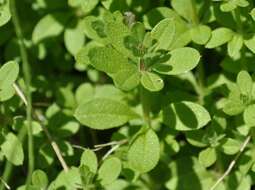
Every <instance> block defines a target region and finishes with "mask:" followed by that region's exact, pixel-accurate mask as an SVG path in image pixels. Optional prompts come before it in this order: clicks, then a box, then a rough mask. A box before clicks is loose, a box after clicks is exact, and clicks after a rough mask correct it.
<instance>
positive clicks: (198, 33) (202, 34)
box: [191, 25, 211, 45]
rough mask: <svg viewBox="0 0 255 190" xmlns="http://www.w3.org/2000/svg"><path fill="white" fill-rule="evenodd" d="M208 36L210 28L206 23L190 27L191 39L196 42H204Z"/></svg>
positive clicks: (201, 43) (209, 35)
mask: <svg viewBox="0 0 255 190" xmlns="http://www.w3.org/2000/svg"><path fill="white" fill-rule="evenodd" d="M210 37H211V28H210V27H208V26H206V25H199V26H196V27H194V28H192V29H191V39H192V41H193V42H195V43H197V44H200V45H203V44H206V43H207V42H208V40H209V39H210Z"/></svg>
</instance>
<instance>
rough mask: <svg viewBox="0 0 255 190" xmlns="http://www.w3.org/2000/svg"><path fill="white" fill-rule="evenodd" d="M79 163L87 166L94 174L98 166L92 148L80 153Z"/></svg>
mask: <svg viewBox="0 0 255 190" xmlns="http://www.w3.org/2000/svg"><path fill="white" fill-rule="evenodd" d="M80 165H81V166H87V167H88V169H89V170H90V171H91V172H93V173H94V174H96V172H97V166H98V163H97V156H96V154H95V153H94V152H93V151H92V150H90V149H86V150H85V151H84V152H83V153H82V155H81V160H80Z"/></svg>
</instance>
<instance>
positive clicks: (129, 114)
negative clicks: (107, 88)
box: [74, 98, 138, 130]
mask: <svg viewBox="0 0 255 190" xmlns="http://www.w3.org/2000/svg"><path fill="white" fill-rule="evenodd" d="M74 115H75V117H76V119H77V120H78V121H80V122H81V123H82V124H83V125H86V126H88V127H91V128H94V129H101V130H102V129H110V128H114V127H118V126H120V125H123V124H125V123H126V122H127V121H129V120H131V119H135V118H137V117H138V115H137V114H136V113H135V112H133V111H132V110H131V109H130V108H129V107H128V106H127V105H126V104H124V103H122V102H119V101H115V100H111V99H104V98H97V99H94V100H91V101H89V102H86V103H84V104H82V105H80V106H78V108H77V109H76V111H75V114H74Z"/></svg>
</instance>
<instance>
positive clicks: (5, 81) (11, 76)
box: [0, 61, 19, 91]
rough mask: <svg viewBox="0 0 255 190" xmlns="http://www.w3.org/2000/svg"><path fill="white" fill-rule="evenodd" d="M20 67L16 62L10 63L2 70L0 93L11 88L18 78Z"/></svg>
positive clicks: (0, 74) (0, 69)
mask: <svg viewBox="0 0 255 190" xmlns="http://www.w3.org/2000/svg"><path fill="white" fill-rule="evenodd" d="M18 74H19V65H18V64H17V63H16V62H15V61H9V62H7V63H6V64H4V65H3V66H2V67H1V68H0V91H1V90H3V89H6V88H10V87H11V86H12V85H13V83H14V82H15V80H16V79H17V78H18Z"/></svg>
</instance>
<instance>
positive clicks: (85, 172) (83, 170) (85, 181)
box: [79, 165, 95, 189]
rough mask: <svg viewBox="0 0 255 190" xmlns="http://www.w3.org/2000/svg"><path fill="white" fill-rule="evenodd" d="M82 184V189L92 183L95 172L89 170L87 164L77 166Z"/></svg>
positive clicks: (87, 187)
mask: <svg viewBox="0 0 255 190" xmlns="http://www.w3.org/2000/svg"><path fill="white" fill-rule="evenodd" d="M79 171H80V175H81V181H82V186H83V188H84V189H89V186H90V185H92V184H93V180H94V177H95V173H93V172H91V171H90V169H89V167H88V166H84V165H81V166H80V168H79Z"/></svg>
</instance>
